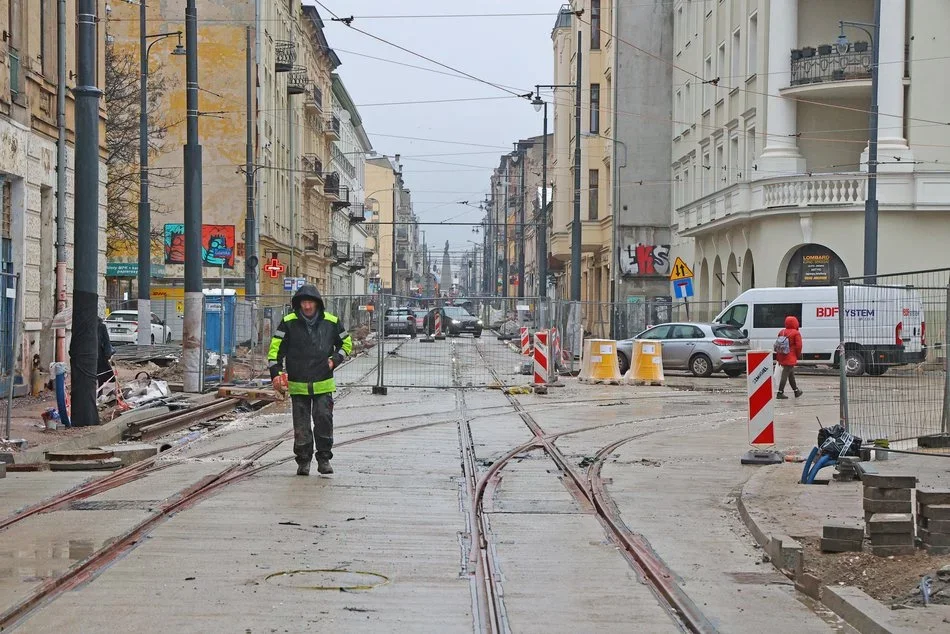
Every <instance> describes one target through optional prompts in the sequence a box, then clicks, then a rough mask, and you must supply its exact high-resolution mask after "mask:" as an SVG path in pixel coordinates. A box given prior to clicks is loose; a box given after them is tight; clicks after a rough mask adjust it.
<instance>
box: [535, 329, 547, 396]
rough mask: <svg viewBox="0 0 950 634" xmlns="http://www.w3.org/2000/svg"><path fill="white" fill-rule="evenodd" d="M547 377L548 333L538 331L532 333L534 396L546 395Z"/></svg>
mask: <svg viewBox="0 0 950 634" xmlns="http://www.w3.org/2000/svg"><path fill="white" fill-rule="evenodd" d="M549 377H550V363H549V357H548V332H547V331H546V330H540V331H538V332H536V333H534V391H535V393H536V394H547V391H548V378H549Z"/></svg>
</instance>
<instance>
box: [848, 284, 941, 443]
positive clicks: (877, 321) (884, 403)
mask: <svg viewBox="0 0 950 634" xmlns="http://www.w3.org/2000/svg"><path fill="white" fill-rule="evenodd" d="M948 285H950V269H942V270H933V271H918V272H910V273H900V274H893V275H878V276H875V277H873V278H865V277H860V278H849V279H847V280H844V281H842V283H841V284H840V286H839V289H838V297H839V302H838V313H837V316H838V335H839V341H840V342H841V346H839V354H840V352H841V350H842V348H843V350H844V358H845V362H844V363H843V364H841V375H842V406H843V409H844V415H845V417H846V420H847V421H848V424H849V430H850V431H851V432H852V433H854V434H855V435H857V436H860V437H861V438H863V439H864V440H866V441H869V440H877V439H886V440H888V441H905V440H918V439H921V438H922V437H925V436H932V435H935V434H946V433H947V432H948V424H950V420H948V418H950V416H948V406H950V400H948V395H950V379H948V375H947V333H948V321H947V320H948V316H950V312H948V301H950V295H948ZM919 442H920V444H921V446H926V445H928V444H930V443H928V442H927V441H926V440H920V441H919Z"/></svg>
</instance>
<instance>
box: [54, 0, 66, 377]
mask: <svg viewBox="0 0 950 634" xmlns="http://www.w3.org/2000/svg"><path fill="white" fill-rule="evenodd" d="M56 28H57V37H56V66H57V71H56V76H57V80H58V81H57V85H56V128H57V138H56V312H57V313H59V312H61V311H63V310H64V309H65V308H66V169H67V165H66V0H59V1H58V2H57V3H56ZM56 361H58V362H60V363H62V362H65V361H66V330H65V329H63V328H59V329H57V330H56Z"/></svg>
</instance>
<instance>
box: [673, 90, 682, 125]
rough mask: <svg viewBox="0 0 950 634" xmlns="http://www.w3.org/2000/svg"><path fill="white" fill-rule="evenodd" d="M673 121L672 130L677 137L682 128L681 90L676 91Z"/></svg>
mask: <svg viewBox="0 0 950 634" xmlns="http://www.w3.org/2000/svg"><path fill="white" fill-rule="evenodd" d="M673 119H674V121H675V123H674V124H673V129H674V130H675V131H676V135H677V136H678V135H679V133H680V129H682V127H683V91H681V90H677V91H676V102H675V103H674V104H673Z"/></svg>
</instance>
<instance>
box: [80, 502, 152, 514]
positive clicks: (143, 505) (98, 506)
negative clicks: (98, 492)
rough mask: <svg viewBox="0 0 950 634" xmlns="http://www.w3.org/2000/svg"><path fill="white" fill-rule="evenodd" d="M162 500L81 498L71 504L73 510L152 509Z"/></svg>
mask: <svg viewBox="0 0 950 634" xmlns="http://www.w3.org/2000/svg"><path fill="white" fill-rule="evenodd" d="M159 504H161V500H80V501H78V502H73V503H71V504H70V505H69V510H71V511H151V510H152V509H154V508H155V507H156V506H158V505H159Z"/></svg>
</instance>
